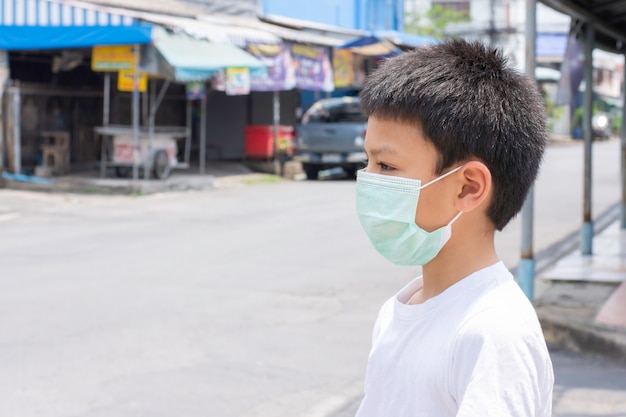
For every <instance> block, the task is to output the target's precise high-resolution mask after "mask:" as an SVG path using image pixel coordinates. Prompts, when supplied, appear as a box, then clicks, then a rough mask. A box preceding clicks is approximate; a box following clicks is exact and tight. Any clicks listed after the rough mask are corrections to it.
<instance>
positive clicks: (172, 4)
mask: <svg viewBox="0 0 626 417" xmlns="http://www.w3.org/2000/svg"><path fill="white" fill-rule="evenodd" d="M84 2H86V3H91V4H97V5H101V6H107V7H116V8H121V9H127V10H135V11H142V12H149V13H161V14H166V15H172V16H188V17H193V16H196V15H198V14H201V13H203V12H204V11H203V10H202V9H201V8H198V7H197V6H194V5H193V4H192V3H190V2H188V1H185V0H84Z"/></svg>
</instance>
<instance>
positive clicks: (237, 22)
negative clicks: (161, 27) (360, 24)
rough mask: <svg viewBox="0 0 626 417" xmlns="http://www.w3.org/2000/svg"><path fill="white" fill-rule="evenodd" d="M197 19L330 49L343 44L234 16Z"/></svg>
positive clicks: (319, 36) (203, 16)
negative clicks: (329, 47)
mask: <svg viewBox="0 0 626 417" xmlns="http://www.w3.org/2000/svg"><path fill="white" fill-rule="evenodd" d="M198 19H200V20H202V21H203V22H210V23H217V24H222V25H229V26H239V27H246V28H251V29H256V30H260V31H264V32H268V33H271V34H273V35H275V36H279V37H281V38H282V39H285V40H287V41H292V42H299V43H306V44H313V45H320V46H332V47H334V46H339V45H342V44H343V43H344V42H345V40H343V39H340V38H339V37H335V36H328V35H318V34H314V33H309V32H305V31H301V30H295V29H289V28H286V27H282V26H278V25H273V24H271V23H266V22H261V21H259V20H257V19H256V18H255V19H252V18H245V17H235V16H213V15H202V16H198Z"/></svg>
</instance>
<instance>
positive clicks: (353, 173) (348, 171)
mask: <svg viewBox="0 0 626 417" xmlns="http://www.w3.org/2000/svg"><path fill="white" fill-rule="evenodd" d="M343 170H344V171H345V172H346V176H347V177H348V178H350V179H352V180H353V179H355V178H356V171H357V169H356V168H344V169H343Z"/></svg>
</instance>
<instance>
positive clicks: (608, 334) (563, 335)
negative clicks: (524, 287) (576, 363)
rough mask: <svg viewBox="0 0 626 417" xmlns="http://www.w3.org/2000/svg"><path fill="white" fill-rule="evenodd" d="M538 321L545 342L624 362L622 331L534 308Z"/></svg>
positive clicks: (624, 349) (625, 344)
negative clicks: (555, 315) (559, 316)
mask: <svg viewBox="0 0 626 417" xmlns="http://www.w3.org/2000/svg"><path fill="white" fill-rule="evenodd" d="M537 315H538V316H539V322H540V323H541V328H542V329H543V334H544V337H545V339H546V342H547V343H548V344H554V345H558V346H560V347H562V348H564V349H566V350H569V351H573V352H576V353H587V354H592V355H597V356H601V357H604V358H608V359H613V360H617V361H620V362H623V363H626V343H625V340H624V336H626V332H625V331H624V330H619V329H610V328H606V329H603V328H600V327H599V326H593V325H590V324H585V323H581V322H575V321H573V320H571V319H570V320H568V319H567V318H565V317H563V318H556V317H554V315H550V314H546V313H545V312H542V310H541V309H540V308H539V309H537Z"/></svg>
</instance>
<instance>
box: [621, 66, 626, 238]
mask: <svg viewBox="0 0 626 417" xmlns="http://www.w3.org/2000/svg"><path fill="white" fill-rule="evenodd" d="M624 80H626V55H624ZM620 133H621V142H622V143H621V145H622V167H621V168H622V219H621V222H620V228H621V229H622V230H626V94H624V99H623V101H622V130H621V132H620Z"/></svg>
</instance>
